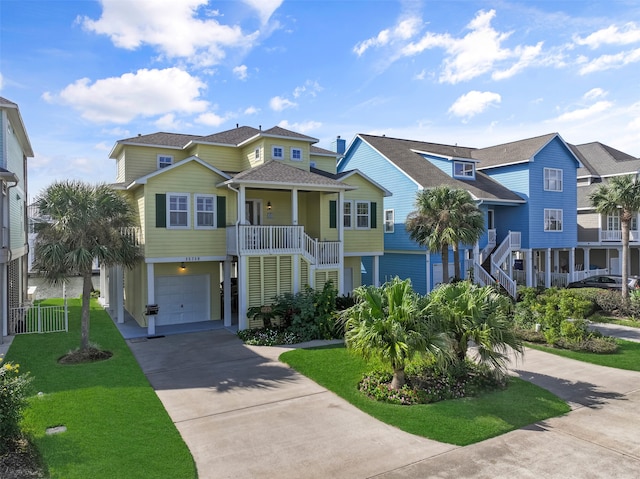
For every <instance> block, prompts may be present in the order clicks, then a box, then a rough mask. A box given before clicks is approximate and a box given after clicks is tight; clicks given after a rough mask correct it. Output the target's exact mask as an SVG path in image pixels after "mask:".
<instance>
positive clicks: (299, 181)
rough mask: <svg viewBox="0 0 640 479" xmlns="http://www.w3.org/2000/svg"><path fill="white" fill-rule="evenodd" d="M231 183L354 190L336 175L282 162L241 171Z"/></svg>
mask: <svg viewBox="0 0 640 479" xmlns="http://www.w3.org/2000/svg"><path fill="white" fill-rule="evenodd" d="M315 171H317V170H315ZM229 182H231V183H263V184H264V183H272V184H289V185H309V186H315V187H331V188H335V189H340V190H344V189H352V188H353V187H350V186H348V185H345V184H344V183H341V182H339V181H337V180H336V179H335V175H330V174H329V175H324V174H318V173H315V172H311V171H306V170H303V169H300V168H296V167H295V166H290V165H287V164H284V163H282V162H280V161H269V162H267V163H264V164H262V165H260V166H256V167H255V168H251V169H249V170H244V171H241V172H240V173H238V174H237V175H235V176H234V177H233V178H232V179H231V180H229Z"/></svg>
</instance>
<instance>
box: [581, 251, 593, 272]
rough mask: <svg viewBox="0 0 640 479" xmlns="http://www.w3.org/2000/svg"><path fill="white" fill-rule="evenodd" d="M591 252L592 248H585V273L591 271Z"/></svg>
mask: <svg viewBox="0 0 640 479" xmlns="http://www.w3.org/2000/svg"><path fill="white" fill-rule="evenodd" d="M590 251H591V248H585V249H584V260H583V261H584V265H583V266H582V267H583V268H584V271H589V270H590V269H591V268H590V265H591V260H590V259H589V252H590Z"/></svg>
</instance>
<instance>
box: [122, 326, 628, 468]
mask: <svg viewBox="0 0 640 479" xmlns="http://www.w3.org/2000/svg"><path fill="white" fill-rule="evenodd" d="M129 345H130V347H131V349H132V351H133V352H134V354H135V356H136V358H137V359H138V361H139V363H140V365H141V366H142V369H143V370H144V372H145V374H146V375H147V377H148V378H149V381H150V382H151V384H152V386H153V387H154V388H155V390H156V392H157V394H158V396H159V397H160V400H161V401H162V402H163V404H164V406H165V408H166V409H167V411H168V412H169V415H170V416H171V418H172V419H173V421H174V422H175V424H176V427H177V428H178V430H179V431H180V433H181V434H182V437H183V438H184V440H185V442H186V443H187V445H188V446H189V448H190V450H191V453H192V454H193V457H194V460H195V462H196V464H197V467H198V474H199V477H200V478H226V477H234V478H244V477H247V478H249V477H251V478H271V477H274V478H275V477H277V478H320V477H322V478H325V477H339V478H366V477H382V478H426V477H434V478H496V479H497V478H529V477H530V478H534V477H535V478H569V477H570V478H611V477H616V478H637V477H640V434H638V433H637V425H638V424H640V373H637V372H631V371H623V370H618V369H613V368H606V367H601V366H595V365H591V364H587V363H582V362H579V361H574V360H571V359H565V358H561V357H558V356H555V355H551V354H548V353H544V352H540V351H536V350H527V351H526V353H525V356H524V359H520V360H519V361H517V362H516V361H513V362H512V374H514V375H517V376H519V377H521V378H523V379H525V380H528V381H531V382H533V383H535V384H538V385H540V386H542V387H544V388H546V389H549V390H550V391H551V392H553V393H554V394H556V395H558V396H560V397H561V398H563V399H565V400H566V401H568V402H569V404H570V405H571V407H572V411H571V412H570V413H569V414H567V415H565V416H562V417H558V418H553V419H550V420H547V421H543V422H540V423H537V424H533V425H531V426H528V427H525V428H523V429H519V430H516V431H512V432H510V433H508V434H504V435H502V436H499V437H496V438H493V439H489V440H486V441H483V442H481V443H478V444H474V445H471V446H467V447H457V446H452V445H449V444H442V443H438V442H435V441H431V440H428V439H425V438H421V437H418V436H414V435H411V434H407V433H404V432H402V431H400V430H398V429H396V428H394V427H391V426H387V425H385V424H383V423H381V422H379V421H377V420H375V419H373V418H371V417H369V416H368V415H366V414H364V413H362V412H361V411H359V410H358V409H356V408H354V407H353V406H351V405H350V404H348V403H347V402H346V401H344V400H342V399H341V398H339V397H337V396H336V395H334V394H333V393H331V392H329V391H327V390H326V389H324V388H322V387H320V386H319V385H317V384H316V383H314V382H313V381H311V380H309V379H307V378H305V377H304V376H301V375H300V374H298V373H296V372H295V371H293V370H292V369H290V368H289V367H287V366H286V365H284V364H282V363H280V362H278V360H277V358H278V356H279V355H280V354H281V353H282V352H283V351H285V350H286V348H268V347H255V346H253V347H252V346H245V345H244V344H242V342H241V341H240V340H238V339H237V337H236V336H235V335H234V334H232V333H230V332H228V331H226V330H221V331H220V330H219V331H207V332H204V333H193V334H182V335H175V336H167V337H163V338H156V339H143V340H129ZM524 406H525V407H526V405H524Z"/></svg>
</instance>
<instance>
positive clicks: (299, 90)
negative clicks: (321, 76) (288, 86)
mask: <svg viewBox="0 0 640 479" xmlns="http://www.w3.org/2000/svg"><path fill="white" fill-rule="evenodd" d="M322 90H323V88H322V87H321V86H320V84H319V83H318V82H317V81H313V80H307V81H306V82H305V83H304V85H301V86H299V87H296V88H295V89H294V90H293V97H294V98H298V97H300V96H301V95H302V94H303V93H306V94H307V95H309V96H313V97H315V96H316V95H317V94H318V93H320V92H321V91H322Z"/></svg>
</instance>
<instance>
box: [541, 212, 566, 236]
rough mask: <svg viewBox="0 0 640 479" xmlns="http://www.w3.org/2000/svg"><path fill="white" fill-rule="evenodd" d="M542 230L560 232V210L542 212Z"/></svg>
mask: <svg viewBox="0 0 640 479" xmlns="http://www.w3.org/2000/svg"><path fill="white" fill-rule="evenodd" d="M544 230H545V231H562V210H552V209H545V210H544Z"/></svg>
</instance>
